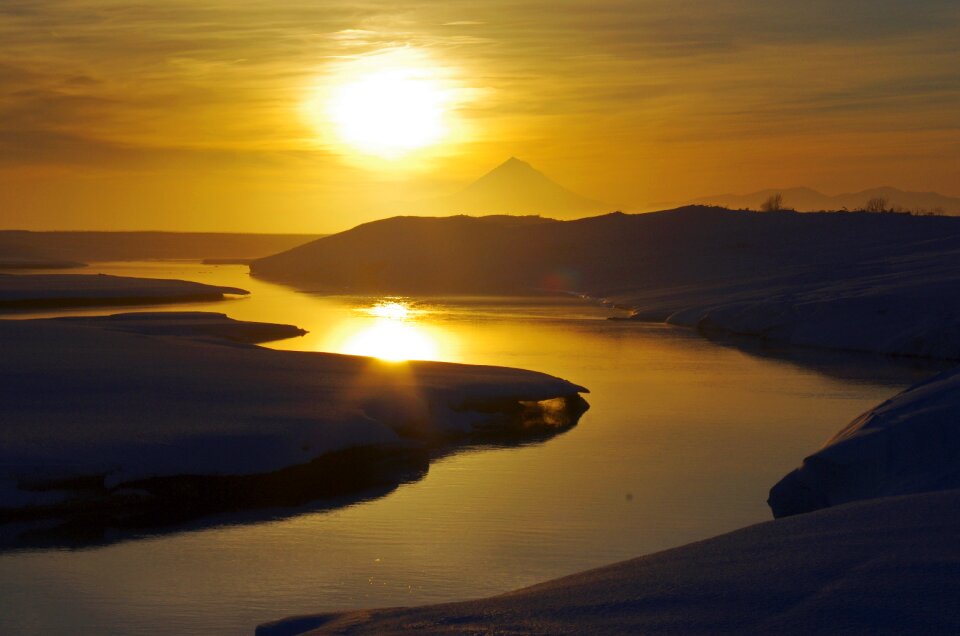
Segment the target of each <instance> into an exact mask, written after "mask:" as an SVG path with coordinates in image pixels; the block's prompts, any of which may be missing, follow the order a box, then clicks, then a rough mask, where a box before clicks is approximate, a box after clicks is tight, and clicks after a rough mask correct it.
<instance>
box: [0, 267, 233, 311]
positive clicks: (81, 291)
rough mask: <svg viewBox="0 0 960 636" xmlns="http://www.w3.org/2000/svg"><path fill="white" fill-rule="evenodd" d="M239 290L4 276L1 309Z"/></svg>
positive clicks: (118, 279)
mask: <svg viewBox="0 0 960 636" xmlns="http://www.w3.org/2000/svg"><path fill="white" fill-rule="evenodd" d="M248 293H249V292H248V291H246V290H245V289H239V288H237V287H221V286H217V285H204V284H202V283H194V282H191V281H185V280H169V279H161V278H131V277H127V276H107V275H104V274H0V309H27V308H36V307H76V306H98V305H136V304H155V303H173V302H187V301H197V300H219V299H221V298H223V297H224V296H225V295H227V294H230V295H241V296H243V295H246V294H248Z"/></svg>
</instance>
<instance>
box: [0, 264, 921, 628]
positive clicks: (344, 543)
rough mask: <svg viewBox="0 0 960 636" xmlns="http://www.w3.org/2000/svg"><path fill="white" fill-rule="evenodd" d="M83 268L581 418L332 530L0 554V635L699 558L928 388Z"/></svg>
mask: <svg viewBox="0 0 960 636" xmlns="http://www.w3.org/2000/svg"><path fill="white" fill-rule="evenodd" d="M89 271H103V272H106V273H114V274H126V275H137V276H151V277H176V278H186V279H191V280H198V281H202V282H210V283H220V284H229V285H236V286H240V287H244V288H246V289H249V290H251V291H252V292H253V294H252V295H251V296H250V297H249V298H244V299H240V300H231V301H228V302H221V303H203V304H195V305H186V306H184V305H179V306H175V307H173V306H166V307H164V308H163V309H165V310H173V309H180V308H185V309H208V310H212V311H219V312H225V313H227V314H229V315H230V316H232V317H235V318H240V319H248V320H266V321H274V322H288V323H294V324H297V325H299V326H301V327H304V328H306V329H309V330H310V334H309V335H307V336H305V337H303V338H299V339H295V340H289V341H284V342H279V343H274V344H273V345H271V346H275V347H277V348H290V349H306V350H331V351H348V352H355V353H380V354H382V355H386V356H389V357H404V356H405V355H406V356H413V357H428V358H433V359H441V360H451V361H462V362H475V363H483V364H501V365H510V366H519V367H525V368H530V369H536V370H539V371H544V372H547V373H551V374H554V375H558V376H561V377H564V378H567V379H569V380H571V381H573V382H576V383H579V384H582V385H584V386H587V387H589V388H590V390H591V394H590V395H589V396H587V399H588V401H589V402H590V404H591V409H590V411H589V412H588V413H587V414H586V415H585V416H584V417H583V419H582V420H581V421H580V424H579V426H577V427H576V428H575V429H573V430H571V431H569V432H568V433H566V434H564V435H561V436H560V437H557V438H555V439H552V440H550V441H548V442H546V443H544V444H540V445H535V446H526V447H521V448H512V449H495V450H489V449H487V450H477V451H469V452H463V453H460V454H455V455H453V456H450V457H447V458H445V459H443V460H440V461H438V462H437V463H435V464H434V465H432V466H431V468H430V472H429V474H428V475H427V476H426V477H425V478H424V479H422V480H420V481H418V482H416V483H412V484H407V485H404V486H401V487H400V488H399V489H397V490H396V491H394V492H392V493H390V494H388V495H386V496H384V497H381V498H378V499H374V500H371V501H367V502H364V503H359V504H355V505H351V506H348V507H344V508H340V509H336V510H333V511H327V512H311V513H305V514H301V515H297V516H292V517H287V518H281V519H277V520H272V521H267V522H258V523H250V524H246V525H229V526H220V527H211V528H207V529H203V530H194V531H189V532H180V533H176V534H166V535H162V536H155V537H150V538H145V539H140V540H136V541H126V542H121V543H117V544H114V545H111V546H108V547H99V548H89V549H83V550H74V551H67V550H46V551H33V552H18V553H8V554H5V555H0V633H42V634H106V633H110V634H194V633H198V634H233V633H252V631H253V628H254V627H255V626H256V625H257V624H258V623H260V622H264V621H268V620H272V619H276V618H280V617H283V616H286V615H290V614H298V613H307V612H322V611H329V610H338V609H348V608H358V607H366V606H380V605H409V604H421V603H430V602H437V601H447V600H457V599H465V598H471V597H477V596H483V595H489V594H494V593H498V592H504V591H507V590H510V589H514V588H517V587H520V586H524V585H528V584H532V583H535V582H538V581H542V580H544V579H548V578H552V577H556V576H560V575H563V574H568V573H571V572H575V571H578V570H582V569H585V568H589V567H593V566H598V565H602V564H605V563H609V562H612V561H617V560H621V559H625V558H629V557H633V556H637V555H640V554H644V553H650V552H653V551H657V550H662V549H664V548H669V547H672V546H677V545H680V544H683V543H687V542H690V541H693V540H697V539H703V538H706V537H709V536H712V535H716V534H718V533H721V532H725V531H728V530H733V529H735V528H739V527H742V526H745V525H748V524H751V523H755V522H758V521H764V520H766V519H769V518H770V514H769V511H768V509H767V507H766V505H765V503H764V500H765V499H766V495H767V490H768V489H769V487H770V486H771V485H772V484H773V483H774V482H775V481H776V480H777V479H779V478H780V477H781V476H782V475H783V474H784V473H785V472H787V471H788V470H790V469H791V468H792V467H793V466H795V465H796V464H797V463H798V462H799V461H800V460H801V458H802V457H803V456H804V455H805V454H807V453H809V452H811V451H813V450H814V449H816V448H817V447H818V445H819V444H820V443H822V442H823V441H824V440H825V439H826V438H827V437H829V436H830V435H831V434H832V433H833V432H835V431H836V430H838V429H839V428H840V427H841V426H842V425H844V424H845V423H846V422H847V421H849V420H850V419H851V418H853V417H854V416H856V415H857V414H859V413H860V412H862V411H864V410H865V409H867V408H869V407H870V406H872V405H874V404H876V403H877V402H879V401H881V400H883V399H886V398H887V397H889V396H890V395H892V394H893V393H895V392H896V391H898V390H899V389H901V388H903V387H905V386H907V385H908V384H910V383H912V382H914V381H915V380H917V379H919V378H920V377H923V376H924V375H926V374H928V373H930V372H932V369H930V368H908V367H904V366H898V365H894V364H892V363H890V362H889V361H884V360H883V359H877V358H874V357H869V356H851V355H821V354H811V353H802V352H801V353H796V354H784V353H781V354H775V355H774V354H770V353H768V352H759V351H757V352H754V353H748V352H745V351H743V350H740V349H737V348H732V347H729V346H721V345H717V344H712V343H710V342H708V341H706V340H704V339H702V338H700V337H698V336H696V335H695V334H693V333H690V332H688V331H685V330H680V329H674V328H669V327H665V326H657V325H643V324H634V323H625V322H614V321H608V320H606V318H607V317H608V316H610V315H612V312H611V310H608V309H606V308H603V307H599V306H596V305H592V304H589V303H586V302H582V301H579V300H576V299H550V298H547V299H544V298H539V299H515V298H513V299H508V298H496V299H489V298H488V299H477V298H473V299H471V298H458V299H415V298H414V299H405V301H404V302H406V303H408V304H410V306H411V307H412V311H411V314H410V315H409V316H408V317H407V319H406V320H402V321H400V320H395V319H391V318H389V317H383V316H377V315H374V314H373V313H372V312H371V311H370V308H371V307H372V306H374V305H375V304H376V303H377V302H380V301H382V300H383V299H377V298H355V297H334V298H330V297H320V296H316V295H311V294H308V293H299V292H296V291H293V290H291V289H288V288H285V287H282V286H277V285H272V284H268V283H263V282H260V281H256V280H253V279H250V278H249V277H248V276H247V274H246V273H245V272H246V268H245V267H241V266H217V267H213V266H201V265H196V264H189V263H174V264H170V263H139V264H110V265H107V266H102V267H93V268H90V270H89ZM129 310H130V311H134V310H135V309H129ZM71 313H86V314H94V313H116V311H113V312H111V311H103V310H94V311H91V310H86V311H80V312H71ZM18 317H27V315H26V314H21V315H20V316H18ZM398 343H402V346H399V345H398Z"/></svg>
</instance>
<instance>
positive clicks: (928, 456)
mask: <svg viewBox="0 0 960 636" xmlns="http://www.w3.org/2000/svg"><path fill="white" fill-rule="evenodd" d="M950 488H960V368H957V369H953V370H950V371H947V372H945V373H941V374H939V375H937V376H934V377H933V378H930V379H929V380H926V381H924V382H921V383H920V384H917V385H916V386H914V387H911V388H910V389H908V390H906V391H904V392H903V393H900V394H899V395H897V396H895V397H893V398H892V399H890V400H887V401H886V402H884V403H883V404H881V405H879V406H877V407H875V408H873V409H871V410H869V411H867V412H866V413H864V414H863V415H861V416H860V417H858V418H856V419H855V420H853V421H852V422H851V423H850V424H849V425H847V427H846V428H844V429H843V430H842V431H840V432H839V433H837V434H836V435H834V436H833V438H831V439H830V440H829V441H828V442H827V443H826V444H825V445H824V446H823V448H821V449H820V450H819V451H817V452H816V453H814V454H813V455H811V456H809V457H807V458H806V459H804V460H803V465H802V466H801V467H800V468H797V469H796V470H794V471H793V472H791V473H790V474H788V475H787V476H786V477H784V478H783V479H782V480H781V481H780V482H779V483H777V484H776V485H775V486H774V487H773V488H772V489H771V490H770V499H769V500H768V503H769V504H770V507H771V509H772V510H773V514H774V516H776V517H782V516H786V515H793V514H799V513H803V512H809V511H811V510H817V509H820V508H826V507H828V506H836V505H839V504H843V503H847V502H850V501H858V500H861V499H872V498H875V497H886V496H891V495H903V494H908V493H918V492H925V491H931V490H945V489H950Z"/></svg>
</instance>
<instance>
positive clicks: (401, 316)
mask: <svg viewBox="0 0 960 636" xmlns="http://www.w3.org/2000/svg"><path fill="white" fill-rule="evenodd" d="M370 314H371V315H373V316H377V317H378V318H389V319H390V320H406V318H407V317H408V316H409V315H410V307H409V306H407V305H403V304H400V303H397V302H382V303H377V304H376V305H374V306H373V307H371V308H370Z"/></svg>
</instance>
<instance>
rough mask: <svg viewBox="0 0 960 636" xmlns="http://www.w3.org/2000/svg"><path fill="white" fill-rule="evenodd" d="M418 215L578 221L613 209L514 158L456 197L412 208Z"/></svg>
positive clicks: (452, 196) (455, 195) (464, 189)
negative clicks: (521, 217)
mask: <svg viewBox="0 0 960 636" xmlns="http://www.w3.org/2000/svg"><path fill="white" fill-rule="evenodd" d="M408 207H409V211H410V212H411V213H414V214H445V215H446V214H526V215H529V214H535V215H543V216H548V217H554V218H577V217H580V216H584V215H589V214H600V213H603V212H609V211H610V209H611V207H610V206H609V205H608V204H606V203H603V202H601V201H595V200H593V199H589V198H587V197H584V196H581V195H579V194H577V193H575V192H572V191H570V190H568V189H567V188H564V187H563V186H561V185H559V184H558V183H556V182H555V181H553V180H552V179H550V178H549V177H548V176H546V175H545V174H543V173H542V172H540V171H539V170H537V169H536V168H534V167H533V166H531V165H530V164H529V163H527V162H526V161H522V160H520V159H517V158H516V157H510V158H509V159H507V160H506V161H505V162H503V163H502V164H500V165H499V166H497V167H496V168H494V169H493V170H491V171H490V172H488V173H487V174H485V175H483V176H482V177H480V178H479V179H477V180H476V181H474V182H473V183H471V184H470V185H468V186H467V187H465V188H463V189H462V190H460V191H459V192H456V193H454V194H451V195H448V196H444V197H439V198H435V199H429V200H426V201H419V202H417V203H415V204H412V205H409V206H408Z"/></svg>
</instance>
